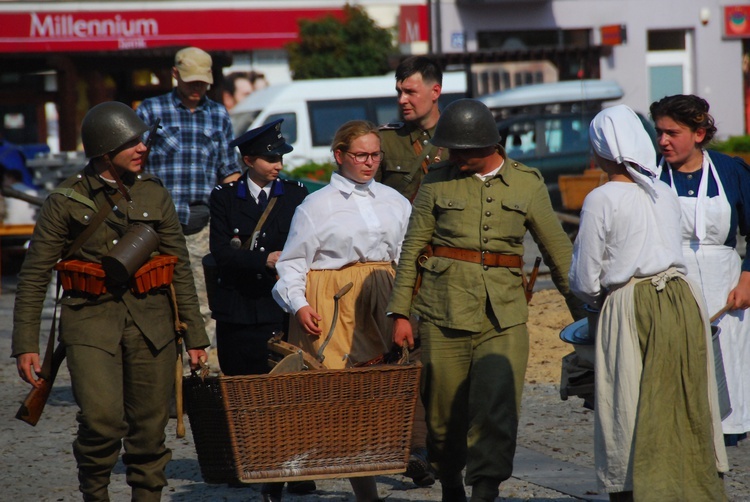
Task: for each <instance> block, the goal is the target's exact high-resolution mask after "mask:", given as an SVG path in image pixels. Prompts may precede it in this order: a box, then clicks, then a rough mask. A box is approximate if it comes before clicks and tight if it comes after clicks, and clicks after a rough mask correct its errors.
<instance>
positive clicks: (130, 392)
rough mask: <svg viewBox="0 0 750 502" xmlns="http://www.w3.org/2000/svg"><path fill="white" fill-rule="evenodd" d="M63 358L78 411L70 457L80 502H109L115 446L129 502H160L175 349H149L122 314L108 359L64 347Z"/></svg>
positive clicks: (98, 351) (76, 347) (88, 349)
mask: <svg viewBox="0 0 750 502" xmlns="http://www.w3.org/2000/svg"><path fill="white" fill-rule="evenodd" d="M66 352H67V364H68V369H69V371H70V377H71V382H72V387H73V395H74V397H75V400H76V403H77V404H78V407H79V412H78V414H77V416H76V419H77V421H78V435H77V438H76V439H75V441H74V442H73V453H74V455H75V458H76V461H77V464H78V479H79V483H80V489H81V492H82V493H83V500H85V501H107V500H109V496H108V493H107V486H108V485H109V479H110V473H111V472H112V469H113V468H114V466H115V464H116V462H117V458H118V455H119V453H120V449H121V447H122V446H124V447H125V453H124V454H123V463H124V464H125V466H126V479H127V482H128V484H129V485H130V486H131V487H132V492H133V500H135V501H139V502H141V501H143V502H147V501H148V502H150V501H152V500H159V499H160V496H161V490H162V488H163V487H164V486H166V484H167V479H166V475H165V473H164V468H165V467H166V465H167V462H169V460H170V458H171V456H172V453H171V451H170V450H169V449H167V447H166V446H165V444H164V440H165V433H164V428H165V427H166V425H167V421H168V419H169V410H168V404H169V398H170V395H171V393H172V391H173V389H174V368H175V366H174V365H175V360H176V353H175V346H174V344H168V345H167V346H166V347H164V348H163V349H161V350H160V351H157V350H155V349H154V348H153V347H151V346H150V345H149V344H148V342H147V341H146V339H145V337H144V336H143V334H142V333H141V332H140V330H139V329H138V327H137V326H136V325H135V323H134V322H133V320H132V318H130V315H128V319H127V320H126V323H125V329H124V330H123V333H122V339H121V341H120V345H119V346H118V349H117V352H116V353H115V354H110V353H108V352H106V351H104V350H101V349H98V348H95V347H91V346H86V345H69V346H67V347H66Z"/></svg>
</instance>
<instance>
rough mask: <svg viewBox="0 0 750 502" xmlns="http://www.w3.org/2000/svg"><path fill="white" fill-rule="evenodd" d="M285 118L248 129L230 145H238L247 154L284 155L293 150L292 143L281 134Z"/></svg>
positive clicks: (241, 151)
mask: <svg viewBox="0 0 750 502" xmlns="http://www.w3.org/2000/svg"><path fill="white" fill-rule="evenodd" d="M282 122H284V119H278V120H274V121H273V122H269V123H268V124H264V125H262V126H260V127H256V128H255V129H251V130H249V131H247V132H246V133H245V134H243V135H242V136H240V137H239V138H235V139H234V141H232V142H231V143H229V146H237V147H239V149H240V153H241V154H242V155H243V156H245V155H257V156H264V155H284V154H285V153H289V152H291V151H292V150H293V148H292V145H289V144H287V142H286V139H284V135H283V134H281V123H282Z"/></svg>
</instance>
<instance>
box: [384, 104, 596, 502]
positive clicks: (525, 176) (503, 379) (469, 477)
mask: <svg viewBox="0 0 750 502" xmlns="http://www.w3.org/2000/svg"><path fill="white" fill-rule="evenodd" d="M499 140H500V137H499V135H498V132H497V128H496V127H495V120H494V119H493V117H492V113H491V112H490V111H489V109H487V107H485V106H484V105H483V104H482V103H480V102H479V101H476V100H472V99H460V100H458V101H455V102H453V103H451V104H450V105H449V106H448V107H446V109H445V111H444V112H443V114H442V116H441V117H440V121H439V122H438V125H437V129H436V131H435V136H434V137H433V139H432V143H433V144H434V145H436V146H442V147H445V148H450V149H451V161H450V162H445V163H441V164H438V165H436V166H434V167H433V168H432V169H431V170H430V172H429V173H428V174H427V176H426V177H425V178H424V181H423V183H422V186H421V188H420V190H419V193H418V194H417V197H416V199H415V200H414V205H413V210H412V215H411V219H410V221H409V229H408V231H407V233H406V237H405V239H404V244H403V247H402V252H401V257H400V259H399V262H398V269H397V273H396V280H395V285H394V288H393V293H392V295H391V299H390V302H389V304H388V312H389V313H391V315H392V316H393V317H395V318H396V319H395V321H394V342H395V343H396V344H397V345H403V344H404V343H407V344H408V345H410V346H411V345H413V340H414V338H413V333H412V328H411V324H410V322H409V315H410V314H417V315H418V316H419V318H420V325H419V335H420V337H421V340H422V362H423V363H424V366H425V368H424V371H423V373H422V384H421V394H422V398H423V400H424V404H425V408H426V410H427V426H428V430H429V438H428V450H429V458H430V461H431V462H432V465H433V467H434V468H435V470H436V472H437V474H438V478H439V479H440V481H441V484H442V489H443V500H444V501H448V502H453V501H462V502H465V500H466V496H465V492H464V487H463V480H462V479H461V471H462V469H463V468H464V467H466V483H467V484H470V485H472V486H473V490H472V498H471V500H472V501H485V500H486V501H491V500H495V498H496V497H497V495H498V492H499V484H500V482H502V481H504V480H505V479H508V478H509V477H510V475H511V472H512V468H513V455H514V453H515V446H516V431H517V428H518V417H519V411H520V405H521V392H522V390H523V383H524V375H525V371H526V364H527V360H528V352H529V340H528V333H527V330H526V321H527V318H528V309H527V305H526V297H525V295H524V288H523V285H522V284H523V279H522V277H523V276H522V274H523V268H522V267H523V260H522V257H523V239H524V235H525V234H526V231H527V230H528V231H530V232H531V234H532V236H533V238H534V240H535V241H536V242H537V243H538V244H539V247H540V250H541V252H542V255H543V257H544V261H545V263H547V264H548V265H549V267H550V269H551V273H552V279H553V281H554V283H555V285H556V286H557V288H558V289H559V290H560V292H561V293H562V294H563V295H564V296H565V297H566V300H567V302H568V306H569V308H571V311H572V312H574V317H581V316H582V315H583V313H582V312H581V309H580V302H579V301H578V300H576V299H575V297H574V296H573V295H572V294H571V293H570V290H569V288H568V268H569V267H570V260H571V254H572V244H571V242H570V240H569V239H568V237H567V235H566V234H565V232H564V231H563V229H562V227H561V226H560V223H559V222H558V220H557V217H556V216H555V213H554V211H553V210H552V205H551V203H550V199H549V194H548V193H547V189H546V187H545V185H544V181H543V179H542V176H541V175H540V173H539V172H538V171H537V170H536V169H531V168H529V167H526V166H524V165H523V164H520V163H518V162H515V161H513V160H512V159H509V158H507V157H506V156H505V152H504V150H503V149H502V147H501V146H499V145H498V143H499ZM427 244H431V245H432V253H433V254H432V256H431V257H429V258H428V259H427V260H426V261H425V262H423V263H422V271H421V272H422V283H421V288H420V289H419V291H418V293H417V295H416V296H415V297H414V299H413V303H412V294H413V289H414V286H415V284H416V283H417V272H418V270H417V257H418V255H419V254H420V251H421V250H422V249H423V248H424V247H425V246H426V245H427Z"/></svg>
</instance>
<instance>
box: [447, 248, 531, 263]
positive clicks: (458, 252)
mask: <svg viewBox="0 0 750 502" xmlns="http://www.w3.org/2000/svg"><path fill="white" fill-rule="evenodd" d="M433 253H434V254H433V256H440V257H443V258H451V259H453V260H460V261H468V262H470V263H478V264H480V265H483V266H485V267H506V268H523V258H522V257H521V256H519V255H517V254H500V253H491V252H489V251H475V250H473V249H461V248H451V247H447V246H434V248H433Z"/></svg>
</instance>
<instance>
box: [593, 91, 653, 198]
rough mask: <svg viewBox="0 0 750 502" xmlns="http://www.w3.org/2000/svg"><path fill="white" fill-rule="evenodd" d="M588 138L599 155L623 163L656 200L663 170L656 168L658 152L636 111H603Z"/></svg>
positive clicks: (615, 108) (625, 108) (619, 107)
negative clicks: (657, 186)
mask: <svg viewBox="0 0 750 502" xmlns="http://www.w3.org/2000/svg"><path fill="white" fill-rule="evenodd" d="M589 137H590V138H591V146H592V147H593V148H594V151H596V153H597V154H599V156H601V157H603V158H605V159H608V160H613V161H615V162H617V163H618V164H624V165H625V167H626V168H627V170H628V173H629V174H630V175H631V176H632V177H633V181H635V182H636V183H638V185H640V186H641V187H642V188H643V189H644V190H646V192H647V193H649V194H650V195H651V196H652V197H654V198H656V197H657V194H656V190H654V186H653V185H654V180H655V179H656V178H658V177H659V174H660V173H661V169H660V168H659V167H658V166H657V165H656V150H655V149H654V144H653V143H652V142H651V138H650V137H649V135H648V133H647V132H646V129H644V128H643V124H642V123H641V120H640V119H639V118H638V115H636V114H635V112H634V111H633V110H631V109H630V108H629V107H628V106H626V105H617V106H613V107H611V108H606V109H604V110H602V111H601V112H599V113H598V114H597V115H596V117H594V120H592V121H591V125H590V126H589Z"/></svg>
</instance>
